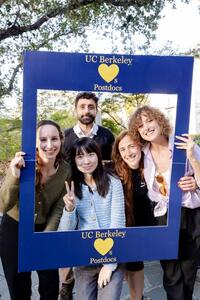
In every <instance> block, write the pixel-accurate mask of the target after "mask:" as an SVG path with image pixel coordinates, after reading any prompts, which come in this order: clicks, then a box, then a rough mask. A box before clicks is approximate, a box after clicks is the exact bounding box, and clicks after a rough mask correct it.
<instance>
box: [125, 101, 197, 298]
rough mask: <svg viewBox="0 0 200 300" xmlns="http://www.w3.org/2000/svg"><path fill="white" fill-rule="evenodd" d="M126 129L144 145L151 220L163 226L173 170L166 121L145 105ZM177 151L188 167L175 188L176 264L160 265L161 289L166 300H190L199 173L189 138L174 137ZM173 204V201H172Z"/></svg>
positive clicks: (194, 269)
mask: <svg viewBox="0 0 200 300" xmlns="http://www.w3.org/2000/svg"><path fill="white" fill-rule="evenodd" d="M129 129H130V130H131V132H133V134H135V135H138V137H140V139H141V142H142V143H143V144H144V147H143V152H144V178H145V181H146V183H147V188H148V196H149V198H150V199H151V201H152V203H153V206H154V209H153V211H154V216H155V217H156V218H157V219H158V220H160V222H158V223H159V224H160V225H163V224H165V223H166V221H167V213H168V203H169V184H170V175H171V166H172V150H173V144H174V137H173V135H172V127H171V126H170V123H169V120H168V119H167V118H166V117H165V115H164V114H163V113H162V112H161V111H160V110H159V109H157V108H154V107H151V106H148V105H145V106H142V107H140V108H138V109H137V110H136V111H135V112H134V113H133V115H132V116H131V118H130V124H129ZM176 138H178V139H179V141H180V143H175V144H177V148H180V149H185V150H186V153H187V164H186V173H185V176H184V177H182V178H180V180H179V182H178V186H179V187H180V188H181V190H182V191H183V192H184V193H183V196H182V210H181V227H180V236H179V254H178V259H177V260H165V261H161V266H162V268H163V271H164V276H163V285H164V288H165V290H166V293H167V299H168V300H192V294H193V288H194V282H195V277H196V271H197V265H198V262H199V260H200V242H199V241H200V226H199V218H200V193H199V189H197V185H196V182H195V179H194V178H193V176H196V179H197V182H199V178H197V176H198V173H199V170H198V169H199V163H198V162H199V160H200V155H199V148H198V147H197V146H196V145H195V144H193V146H192V149H190V150H189V148H190V147H189V145H191V141H190V138H189V136H188V135H182V137H180V136H179V137H176ZM171 201H172V200H171Z"/></svg>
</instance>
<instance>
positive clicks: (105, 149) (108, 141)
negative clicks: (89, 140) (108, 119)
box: [64, 125, 115, 160]
mask: <svg viewBox="0 0 200 300" xmlns="http://www.w3.org/2000/svg"><path fill="white" fill-rule="evenodd" d="M64 136H65V140H64V154H65V156H66V158H67V159H69V150H70V146H71V145H72V144H73V143H74V142H75V141H76V140H78V139H79V138H78V136H77V135H76V134H75V132H74V130H73V127H71V128H68V129H66V130H65V132H64ZM93 139H94V140H95V142H97V144H98V145H99V146H100V148H101V154H102V158H103V160H110V159H111V151H112V145H113V143H114V140H115V138H114V136H113V134H112V132H111V131H110V130H109V129H107V128H105V127H102V126H99V125H98V131H97V134H96V135H95V136H94V137H93Z"/></svg>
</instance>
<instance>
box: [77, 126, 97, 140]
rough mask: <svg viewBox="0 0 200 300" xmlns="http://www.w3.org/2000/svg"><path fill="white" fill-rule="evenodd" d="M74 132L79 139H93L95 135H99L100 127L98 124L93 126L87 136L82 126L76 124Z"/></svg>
mask: <svg viewBox="0 0 200 300" xmlns="http://www.w3.org/2000/svg"><path fill="white" fill-rule="evenodd" d="M73 130H74V132H75V134H76V135H77V136H78V137H79V138H82V137H89V138H91V139H92V138H93V137H94V136H95V135H97V131H98V125H97V124H95V123H94V124H93V126H92V128H91V130H90V132H89V134H87V135H85V133H84V132H83V131H82V130H81V128H80V126H79V125H78V124H76V125H75V126H74V127H73Z"/></svg>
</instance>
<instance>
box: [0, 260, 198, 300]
mask: <svg viewBox="0 0 200 300" xmlns="http://www.w3.org/2000/svg"><path fill="white" fill-rule="evenodd" d="M37 284H38V280H37V275H36V273H35V272H33V296H32V300H39V296H38V293H37ZM0 294H1V297H0V300H10V297H9V294H8V290H7V286H6V282H5V278H4V275H3V270H2V266H1V263H0ZM144 294H145V295H146V296H149V297H151V299H152V300H167V299H166V296H165V292H164V290H163V287H162V270H161V268H160V265H159V263H158V262H157V261H153V262H146V263H145V289H144ZM128 296H129V292H128V287H127V284H126V282H124V285H123V290H122V296H121V300H128ZM108 300H114V299H108ZM194 300H200V270H199V271H198V274H197V280H196V284H195V291H194Z"/></svg>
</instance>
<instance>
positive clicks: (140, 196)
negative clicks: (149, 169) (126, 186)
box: [132, 169, 157, 226]
mask: <svg viewBox="0 0 200 300" xmlns="http://www.w3.org/2000/svg"><path fill="white" fill-rule="evenodd" d="M132 180H133V215H134V219H135V226H154V225H157V221H156V218H155V217H154V215H153V202H152V201H151V200H150V199H149V197H148V195H147V193H148V190H147V185H146V182H145V181H144V179H142V178H141V173H140V170H139V169H136V170H132Z"/></svg>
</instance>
